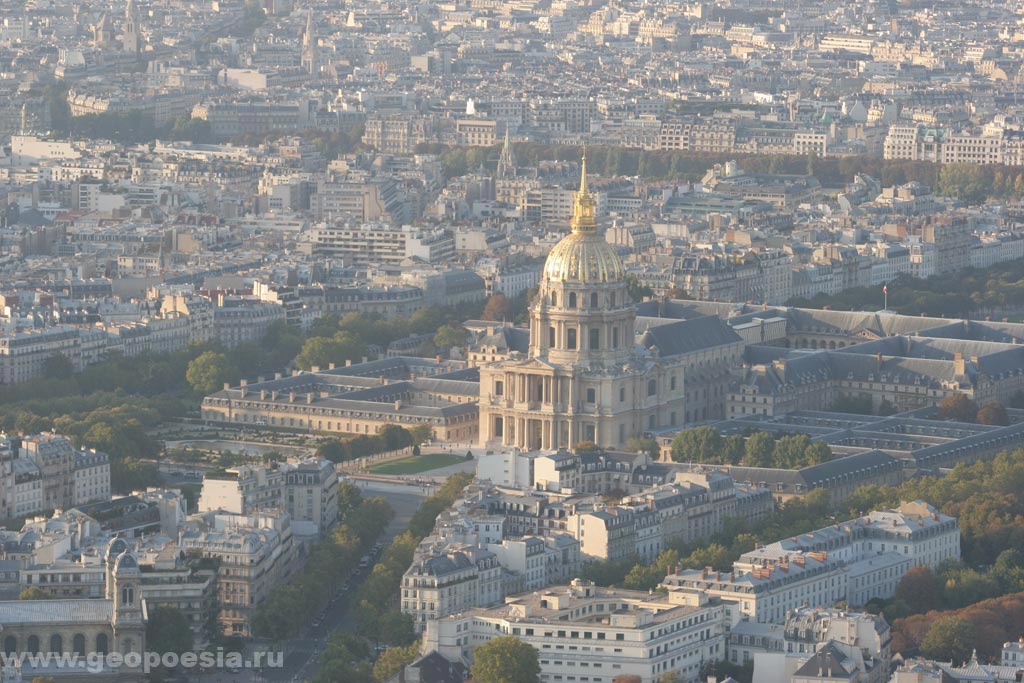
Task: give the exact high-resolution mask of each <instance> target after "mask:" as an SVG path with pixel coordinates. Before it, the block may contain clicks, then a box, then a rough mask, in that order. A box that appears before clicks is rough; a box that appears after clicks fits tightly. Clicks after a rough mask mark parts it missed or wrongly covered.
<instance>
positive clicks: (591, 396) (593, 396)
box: [587, 389, 597, 403]
mask: <svg viewBox="0 0 1024 683" xmlns="http://www.w3.org/2000/svg"><path fill="white" fill-rule="evenodd" d="M587 403H597V392H596V391H594V390H593V389H587Z"/></svg>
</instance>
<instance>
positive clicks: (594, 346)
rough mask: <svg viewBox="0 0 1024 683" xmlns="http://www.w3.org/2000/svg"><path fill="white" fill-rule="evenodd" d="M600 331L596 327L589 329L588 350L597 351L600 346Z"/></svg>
mask: <svg viewBox="0 0 1024 683" xmlns="http://www.w3.org/2000/svg"><path fill="white" fill-rule="evenodd" d="M600 342H601V330H599V329H597V328H596V327H591V328H590V350H591V351H597V350H598V349H599V348H600V346H601V344H600Z"/></svg>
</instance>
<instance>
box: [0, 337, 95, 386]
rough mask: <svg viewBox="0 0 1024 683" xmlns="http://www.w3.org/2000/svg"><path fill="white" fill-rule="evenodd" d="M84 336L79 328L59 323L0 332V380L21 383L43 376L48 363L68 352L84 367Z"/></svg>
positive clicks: (76, 364) (77, 367)
mask: <svg viewBox="0 0 1024 683" xmlns="http://www.w3.org/2000/svg"><path fill="white" fill-rule="evenodd" d="M81 346H82V342H81V336H80V334H79V331H78V328H75V327H71V326H70V325H57V326H54V327H47V328H42V329H32V330H26V331H24V332H15V333H13V334H5V335H2V336H0V384H19V383H21V382H28V381H30V380H33V379H36V378H38V377H42V375H43V373H44V372H45V370H46V363H47V361H48V360H50V359H51V358H53V357H54V356H64V357H65V358H67V359H68V360H69V361H71V367H72V368H74V369H75V370H76V371H77V370H81V369H82V368H81V363H82V361H81Z"/></svg>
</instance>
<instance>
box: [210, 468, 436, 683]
mask: <svg viewBox="0 0 1024 683" xmlns="http://www.w3.org/2000/svg"><path fill="white" fill-rule="evenodd" d="M354 481H355V483H356V484H358V485H359V486H360V488H362V489H363V495H365V496H366V497H368V498H372V497H376V496H380V497H382V498H384V499H386V500H387V501H388V503H389V504H390V505H391V507H392V508H393V509H394V511H395V517H394V519H393V520H392V521H391V524H390V525H388V528H387V530H386V531H385V532H384V535H383V537H382V539H381V540H382V541H383V543H384V546H385V547H387V546H388V545H390V544H391V540H392V539H393V538H394V537H395V536H397V535H399V534H401V533H402V532H404V531H405V530H406V528H407V527H408V526H409V521H410V520H411V519H412V516H413V514H414V513H415V512H416V509H417V508H418V507H419V506H420V503H422V502H423V500H424V499H425V498H426V496H427V494H426V493H425V492H424V489H422V488H420V487H417V486H406V485H404V484H392V483H388V482H378V481H360V480H354ZM366 576H367V575H366V574H364V575H363V576H362V578H365V577H366ZM358 585H359V584H358V583H355V584H354V585H353V586H352V588H351V590H350V591H349V592H348V594H346V595H344V596H342V597H341V599H339V600H338V602H337V603H335V604H334V606H333V607H331V609H330V610H329V611H328V612H327V618H326V619H325V620H324V622H323V624H321V625H320V626H319V627H315V628H314V627H312V626H309V627H307V629H306V632H305V633H304V634H303V637H302V638H297V639H294V640H291V641H288V642H287V643H286V644H285V646H284V649H285V651H286V652H287V653H288V654H287V656H286V657H285V666H284V667H283V668H280V669H267V670H266V671H265V672H264V673H263V674H262V678H260V677H259V676H255V677H251V678H249V677H246V673H245V672H243V673H241V674H237V675H232V674H229V673H225V674H222V677H223V680H224V681H225V682H227V681H247V682H248V681H252V683H262V682H263V681H279V682H282V681H296V682H298V681H305V680H308V679H310V678H312V677H313V676H314V675H315V674H316V672H317V670H318V667H319V663H318V661H317V660H318V658H319V656H320V654H321V653H322V652H323V650H324V647H325V646H326V643H327V640H328V638H329V637H330V635H331V634H332V633H333V632H334V631H336V630H341V631H345V632H349V633H351V632H355V631H356V630H357V627H358V624H357V623H356V622H355V619H354V617H353V615H352V613H351V610H350V607H351V606H352V602H351V601H352V597H353V596H354V594H355V592H356V590H357V587H358ZM314 616H315V615H310V619H311V620H312V618H313V617H314ZM194 680H195V681H200V680H203V681H216V680H217V679H215V678H214V679H210V678H209V677H207V678H203V679H200V678H196V679H194Z"/></svg>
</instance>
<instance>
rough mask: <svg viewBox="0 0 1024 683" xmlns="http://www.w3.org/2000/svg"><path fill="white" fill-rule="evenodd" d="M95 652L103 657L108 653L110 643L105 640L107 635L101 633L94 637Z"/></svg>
mask: <svg viewBox="0 0 1024 683" xmlns="http://www.w3.org/2000/svg"><path fill="white" fill-rule="evenodd" d="M96 652H97V653H99V654H101V655H105V654H107V653H108V652H110V641H108V640H107V634H106V633H101V634H99V635H98V636H96Z"/></svg>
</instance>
